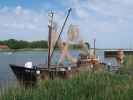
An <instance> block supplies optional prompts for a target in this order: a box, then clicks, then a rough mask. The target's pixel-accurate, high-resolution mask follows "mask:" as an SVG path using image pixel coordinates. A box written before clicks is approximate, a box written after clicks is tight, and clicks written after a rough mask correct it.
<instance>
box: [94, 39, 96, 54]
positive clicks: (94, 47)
mask: <svg viewBox="0 0 133 100" xmlns="http://www.w3.org/2000/svg"><path fill="white" fill-rule="evenodd" d="M95 55H96V39H94V56H95Z"/></svg>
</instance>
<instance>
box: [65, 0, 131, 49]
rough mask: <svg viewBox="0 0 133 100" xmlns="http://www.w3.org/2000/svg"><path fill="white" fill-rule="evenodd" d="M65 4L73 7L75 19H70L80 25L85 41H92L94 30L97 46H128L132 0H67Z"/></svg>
mask: <svg viewBox="0 0 133 100" xmlns="http://www.w3.org/2000/svg"><path fill="white" fill-rule="evenodd" d="M67 6H68V7H73V9H74V13H75V16H76V19H75V18H73V20H72V21H73V23H76V24H79V25H80V29H81V34H82V35H83V37H84V39H85V40H86V41H88V40H89V42H91V43H92V34H93V32H96V34H97V37H96V38H97V41H98V43H97V46H98V47H101V48H105V47H107V48H108V47H113V48H115V47H123V48H128V47H129V45H128V44H129V41H132V39H131V38H130V37H131V36H132V34H131V33H132V31H133V28H132V26H133V1H131V0H68V1H67ZM105 41H106V43H105ZM104 44H105V45H104ZM120 44H121V45H120Z"/></svg>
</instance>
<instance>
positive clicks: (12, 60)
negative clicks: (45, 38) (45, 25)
mask: <svg viewBox="0 0 133 100" xmlns="http://www.w3.org/2000/svg"><path fill="white" fill-rule="evenodd" d="M71 54H72V55H73V56H75V57H77V56H78V54H79V53H78V51H71ZM96 54H97V56H99V57H100V58H101V59H104V55H103V51H97V52H96ZM59 55H60V54H59V52H55V54H54V56H53V62H57V61H58V59H59ZM28 60H32V62H33V64H34V65H36V64H44V63H46V62H47V52H28V51H25V52H13V53H12V52H0V87H3V86H5V85H9V84H11V83H13V82H15V81H16V78H15V76H14V74H13V72H12V70H11V69H10V67H9V64H19V65H23V64H24V63H25V62H26V61H28Z"/></svg>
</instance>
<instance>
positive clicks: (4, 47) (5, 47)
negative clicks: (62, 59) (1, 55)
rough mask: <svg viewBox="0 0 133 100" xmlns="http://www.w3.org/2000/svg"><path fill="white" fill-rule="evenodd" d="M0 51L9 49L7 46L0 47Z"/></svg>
mask: <svg viewBox="0 0 133 100" xmlns="http://www.w3.org/2000/svg"><path fill="white" fill-rule="evenodd" d="M0 49H9V47H8V46H7V45H0Z"/></svg>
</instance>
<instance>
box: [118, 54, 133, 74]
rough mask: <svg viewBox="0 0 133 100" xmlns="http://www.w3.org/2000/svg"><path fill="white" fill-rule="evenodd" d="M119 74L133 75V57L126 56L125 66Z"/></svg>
mask: <svg viewBox="0 0 133 100" xmlns="http://www.w3.org/2000/svg"><path fill="white" fill-rule="evenodd" d="M118 73H119V74H127V75H133V55H127V56H125V60H124V64H123V66H122V68H121V69H120V70H119V71H118Z"/></svg>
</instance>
